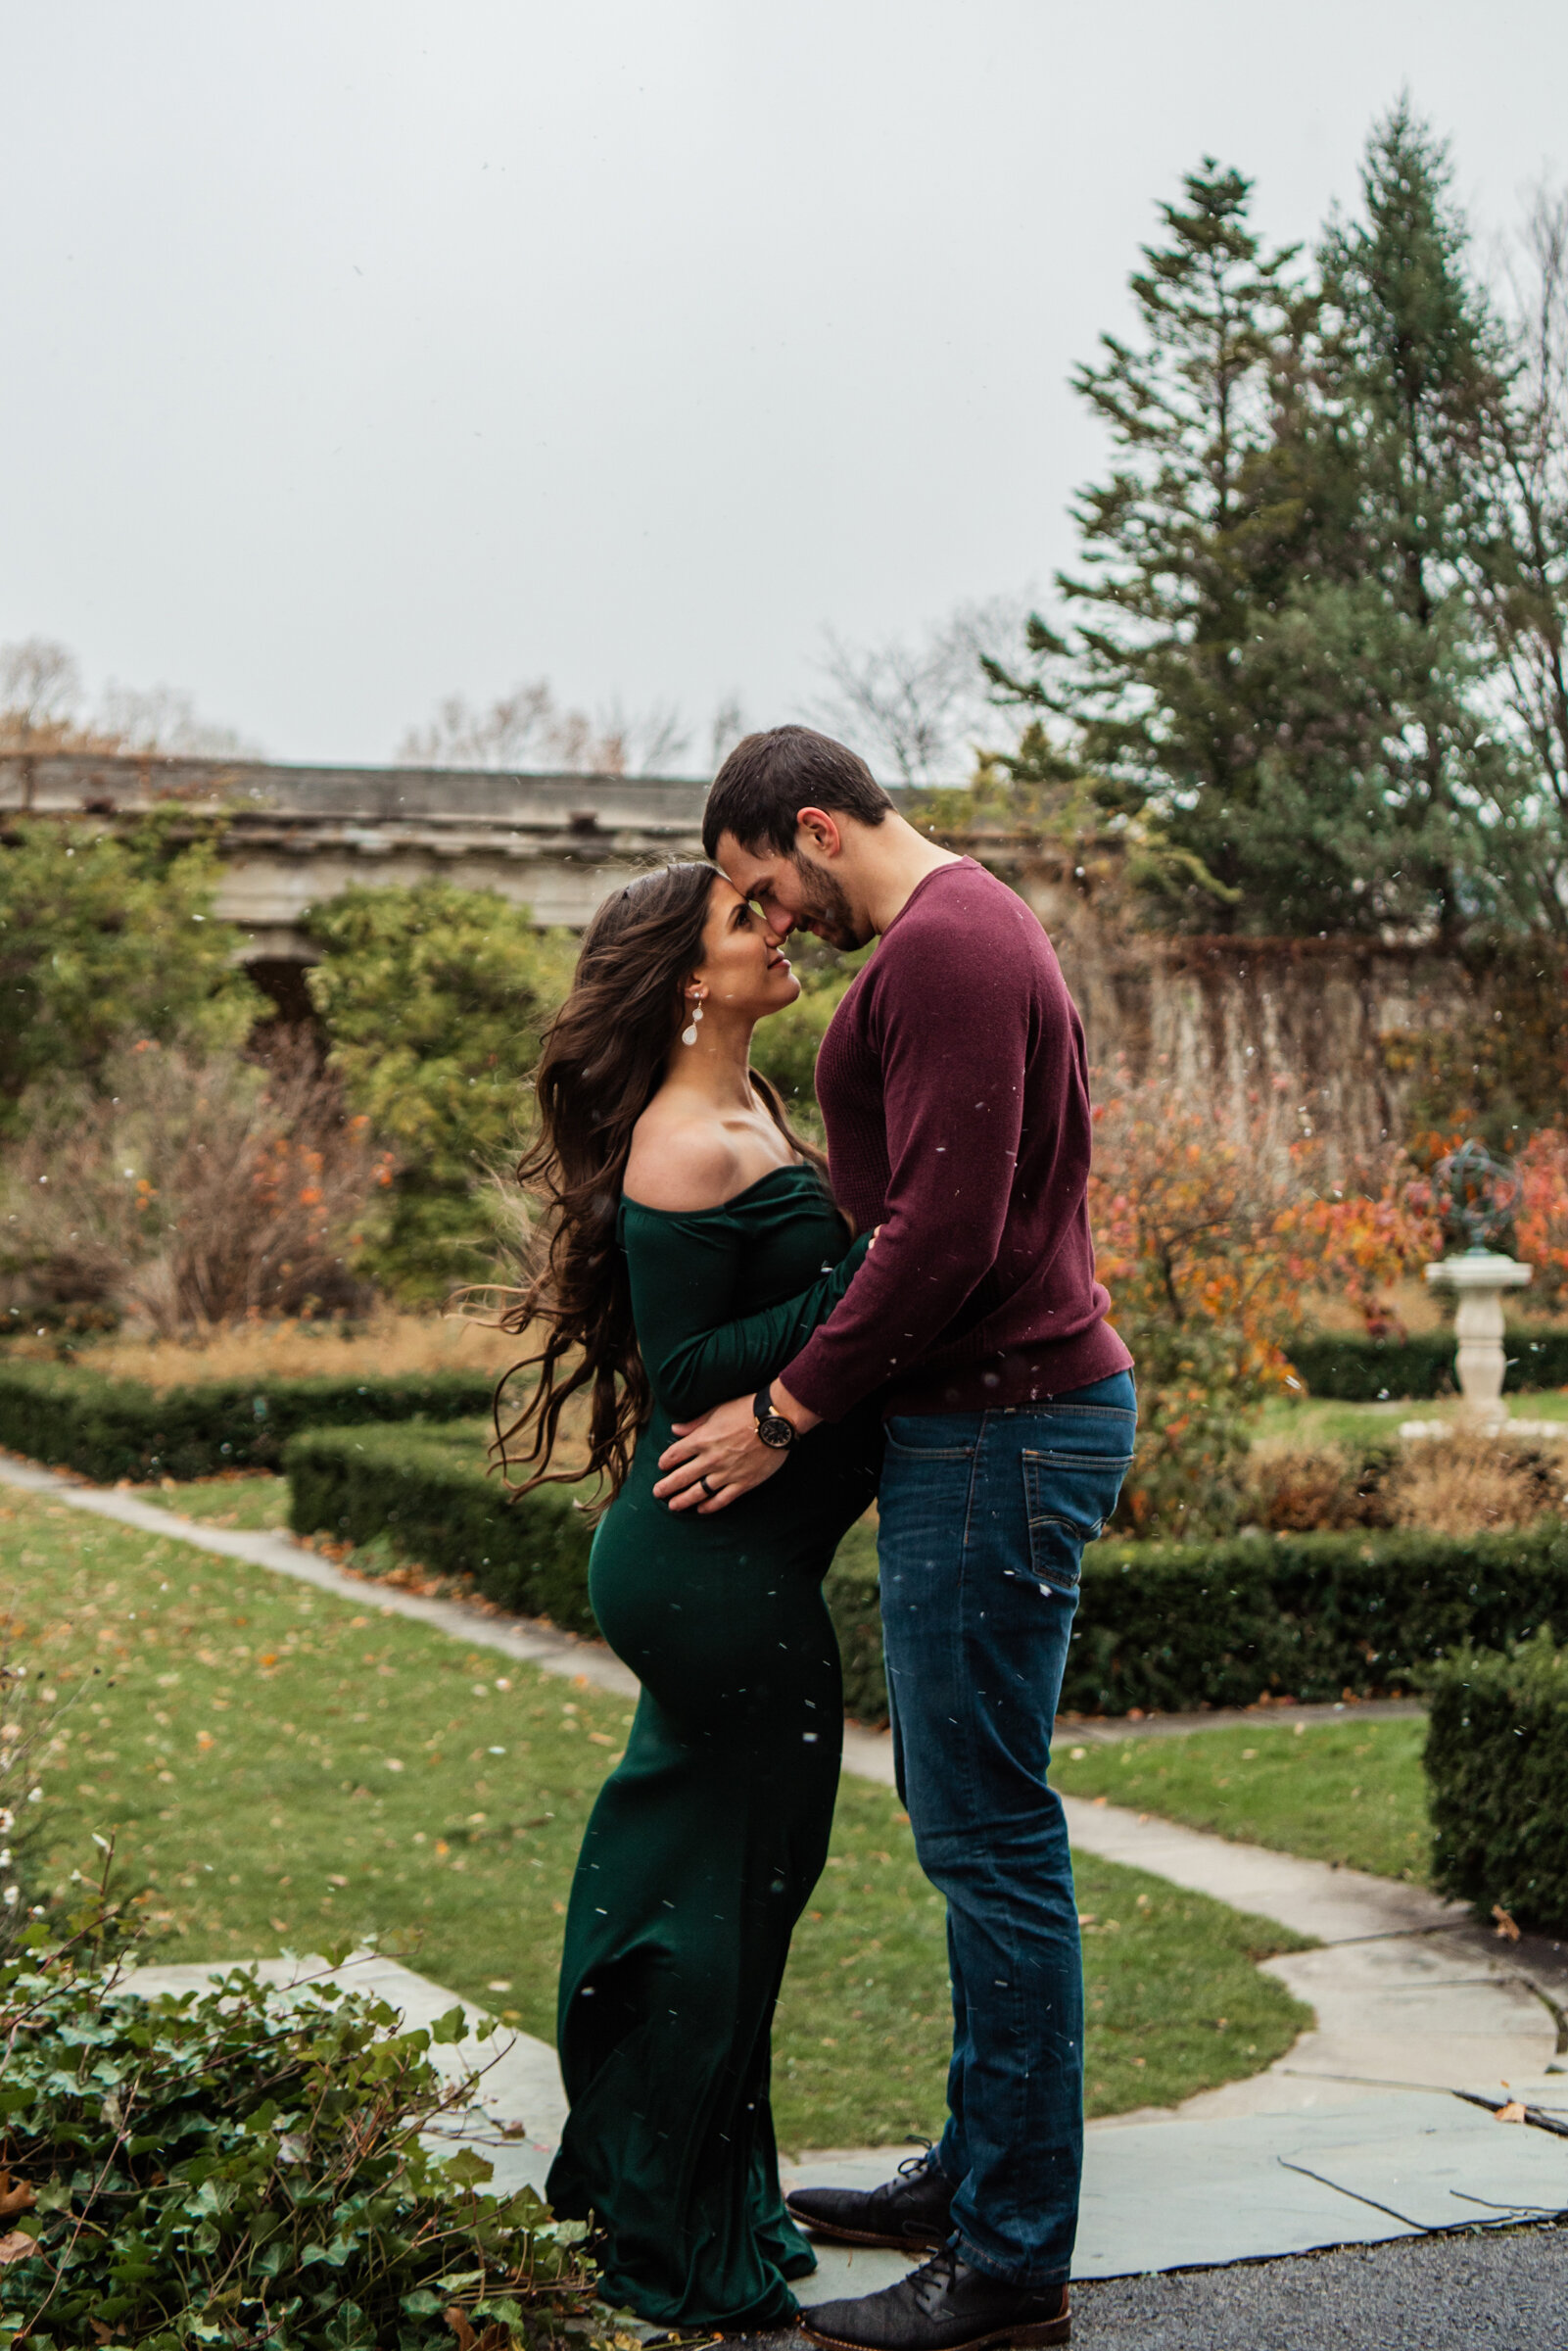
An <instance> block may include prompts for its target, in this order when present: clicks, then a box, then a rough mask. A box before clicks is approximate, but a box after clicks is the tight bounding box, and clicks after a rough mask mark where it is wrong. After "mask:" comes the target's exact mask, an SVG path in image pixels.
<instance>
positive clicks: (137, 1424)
mask: <svg viewBox="0 0 1568 2351" xmlns="http://www.w3.org/2000/svg"><path fill="white" fill-rule="evenodd" d="M492 1384H493V1383H492V1381H491V1380H490V1378H489V1377H488V1376H485V1375H481V1374H479V1373H476V1372H468V1371H463V1372H459V1371H441V1372H432V1373H429V1374H422V1375H418V1376H405V1377H401V1378H396V1379H374V1378H371V1379H360V1380H356V1379H327V1378H321V1379H251V1380H244V1379H213V1380H203V1381H200V1382H199V1383H196V1384H194V1385H192V1386H190V1387H184V1388H164V1389H162V1390H160V1389H157V1388H150V1387H146V1386H144V1385H143V1384H142V1382H141V1381H139V1380H132V1379H109V1378H106V1377H105V1375H104V1374H103V1373H102V1372H100V1371H90V1370H87V1369H85V1368H84V1367H80V1366H76V1365H63V1364H62V1365H56V1364H0V1445H3V1446H5V1447H7V1448H8V1449H9V1450H10V1451H11V1452H13V1453H22V1454H25V1455H26V1456H27V1457H28V1458H29V1460H31V1461H35V1462H47V1463H50V1464H51V1466H54V1467H64V1468H70V1469H79V1470H80V1471H81V1473H82V1475H83V1476H84V1477H90V1478H94V1479H96V1480H97V1481H98V1482H99V1483H100V1484H102V1485H111V1484H113V1483H114V1481H115V1480H116V1479H117V1478H121V1477H130V1478H148V1477H179V1478H185V1477H209V1476H211V1475H212V1474H213V1473H214V1471H215V1470H218V1469H237V1468H238V1469H276V1468H277V1467H278V1465H279V1463H280V1462H281V1460H282V1456H283V1447H284V1444H285V1443H286V1441H287V1440H288V1439H289V1438H290V1437H292V1436H293V1435H294V1434H295V1433H296V1431H298V1430H300V1429H304V1428H319V1427H323V1426H328V1425H330V1426H332V1427H339V1428H341V1427H344V1426H347V1425H356V1424H358V1423H361V1422H365V1421H372V1422H373V1421H385V1420H411V1419H413V1418H415V1417H416V1416H419V1417H423V1418H425V1419H427V1420H455V1419H470V1418H472V1417H473V1416H474V1415H476V1414H479V1413H483V1412H486V1411H488V1409H489V1406H490V1393H491V1387H492Z"/></svg>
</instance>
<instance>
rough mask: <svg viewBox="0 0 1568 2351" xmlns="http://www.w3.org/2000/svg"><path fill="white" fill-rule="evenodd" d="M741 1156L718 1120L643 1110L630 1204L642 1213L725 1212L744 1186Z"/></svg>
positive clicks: (631, 1164) (628, 1182)
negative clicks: (652, 1210) (635, 1204)
mask: <svg viewBox="0 0 1568 2351" xmlns="http://www.w3.org/2000/svg"><path fill="white" fill-rule="evenodd" d="M743 1179H744V1178H743V1172H742V1169H741V1162H740V1153H739V1151H738V1150H737V1149H736V1145H735V1143H734V1141H733V1140H732V1139H731V1137H730V1136H729V1135H728V1134H726V1132H725V1130H724V1128H722V1127H721V1126H720V1125H719V1123H718V1121H717V1120H715V1119H694V1118H676V1117H664V1118H661V1117H659V1116H658V1114H657V1110H656V1109H655V1110H650V1111H644V1112H643V1114H642V1116H641V1119H639V1121H638V1123H637V1126H636V1128H634V1130H633V1134H632V1150H631V1156H630V1158H629V1159H628V1160H627V1163H626V1178H625V1190H626V1195H627V1197H628V1199H630V1200H636V1201H639V1202H641V1206H642V1207H643V1208H662V1209H666V1210H673V1211H676V1212H677V1213H678V1212H679V1211H681V1210H682V1209H701V1208H722V1207H723V1205H724V1203H725V1201H726V1200H729V1199H731V1198H733V1197H734V1195H735V1194H736V1192H737V1191H739V1189H740V1188H741V1184H742V1182H743Z"/></svg>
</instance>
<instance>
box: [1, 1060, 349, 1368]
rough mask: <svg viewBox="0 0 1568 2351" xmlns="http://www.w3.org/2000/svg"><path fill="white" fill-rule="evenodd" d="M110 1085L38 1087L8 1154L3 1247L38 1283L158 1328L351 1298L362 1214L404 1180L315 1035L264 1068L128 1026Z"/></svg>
mask: <svg viewBox="0 0 1568 2351" xmlns="http://www.w3.org/2000/svg"><path fill="white" fill-rule="evenodd" d="M107 1079H108V1083H109V1086H110V1088H111V1094H110V1096H109V1097H105V1096H101V1095H94V1094H93V1093H91V1092H90V1091H89V1090H88V1089H87V1088H85V1087H84V1086H82V1085H80V1084H78V1083H73V1082H69V1081H63V1082H60V1083H58V1084H56V1085H53V1086H44V1087H39V1088H38V1089H36V1091H35V1092H34V1094H33V1095H32V1096H31V1097H30V1098H29V1100H28V1104H27V1110H28V1120H27V1127H26V1131H25V1134H24V1138H23V1140H22V1141H21V1143H20V1144H19V1145H18V1146H17V1148H16V1150H15V1151H14V1152H13V1154H12V1155H11V1157H10V1159H9V1161H8V1162H7V1164H6V1166H5V1167H4V1169H3V1171H0V1249H3V1253H4V1256H5V1258H6V1259H7V1260H8V1261H9V1267H10V1270H11V1271H12V1272H13V1274H16V1275H21V1276H22V1277H23V1278H24V1280H25V1281H26V1282H27V1283H28V1285H29V1286H30V1287H31V1288H32V1290H33V1291H34V1292H35V1293H36V1294H37V1295H39V1296H41V1297H45V1298H50V1297H53V1298H56V1299H62V1300H72V1299H83V1298H89V1299H93V1298H95V1299H107V1300H111V1301H113V1302H114V1303H116V1304H117V1305H119V1307H120V1308H121V1310H122V1311H124V1312H127V1313H130V1314H132V1315H136V1316H139V1317H141V1318H144V1319H146V1320H148V1321H149V1322H151V1323H152V1325H153V1327H154V1328H155V1329H156V1330H157V1331H159V1332H160V1333H161V1334H163V1335H165V1336H167V1337H173V1336H175V1335H176V1334H178V1333H179V1332H181V1331H190V1330H192V1329H197V1330H200V1329H207V1328H213V1327H214V1326H216V1325H219V1324H222V1323H226V1322H231V1321H235V1320H238V1319H243V1318H245V1317H247V1316H252V1315H258V1314H288V1313H294V1312H298V1310H299V1309H300V1307H301V1306H302V1305H303V1304H305V1303H306V1302H307V1301H308V1300H309V1299H312V1298H314V1299H317V1300H320V1301H323V1302H325V1303H327V1304H334V1305H335V1304H340V1303H342V1302H343V1301H344V1299H345V1298H346V1297H347V1296H350V1295H352V1294H353V1291H354V1282H353V1278H352V1276H351V1275H350V1274H349V1273H348V1272H347V1271H346V1260H347V1258H348V1257H349V1256H350V1255H351V1254H352V1247H353V1243H354V1241H355V1239H356V1228H357V1226H358V1225H359V1223H360V1221H361V1220H362V1219H363V1218H364V1216H365V1215H366V1214H367V1213H369V1212H370V1210H371V1207H372V1203H373V1202H374V1201H375V1199H376V1198H377V1196H378V1194H379V1193H381V1192H383V1191H384V1190H385V1188H386V1185H387V1184H388V1182H389V1181H390V1175H391V1162H390V1160H389V1159H388V1158H387V1157H386V1155H385V1154H382V1153H378V1152H377V1150H376V1149H375V1147H374V1145H373V1143H372V1141H371V1137H370V1130H369V1125H368V1122H367V1121H366V1120H364V1119H362V1118H359V1119H345V1117H344V1115H343V1106H342V1099H341V1094H340V1091H339V1088H338V1086H337V1084H336V1082H335V1080H332V1079H331V1078H330V1077H327V1076H324V1075H323V1074H322V1073H321V1071H320V1070H319V1068H318V1067H317V1065H316V1062H315V1060H314V1057H313V1054H312V1052H311V1050H310V1048H309V1044H308V1043H307V1042H305V1041H304V1040H295V1041H294V1043H292V1044H289V1043H282V1044H280V1045H279V1047H278V1049H277V1050H276V1051H275V1052H274V1054H273V1056H272V1059H271V1061H270V1063H269V1066H268V1068H267V1069H266V1071H265V1072H262V1071H261V1070H260V1069H258V1068H256V1067H255V1066H254V1065H252V1064H250V1063H248V1062H245V1061H243V1060H241V1059H240V1057H239V1056H238V1055H237V1054H233V1053H214V1052H209V1051H206V1050H204V1049H202V1048H199V1047H196V1046H180V1045H177V1044H174V1045H164V1044H154V1043H150V1042H149V1041H147V1040H146V1039H138V1040H135V1041H127V1043H126V1044H125V1045H124V1046H123V1047H122V1048H121V1049H120V1051H119V1055H118V1056H117V1058H116V1060H115V1062H114V1063H112V1064H111V1066H110V1068H109V1071H108V1073H107Z"/></svg>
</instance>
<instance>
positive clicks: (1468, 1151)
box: [1400, 1140, 1564, 1437]
mask: <svg viewBox="0 0 1568 2351" xmlns="http://www.w3.org/2000/svg"><path fill="white" fill-rule="evenodd" d="M1431 1181H1432V1201H1433V1206H1434V1208H1435V1209H1436V1211H1437V1213H1438V1215H1439V1217H1440V1218H1441V1220H1442V1224H1443V1231H1444V1236H1445V1238H1446V1239H1447V1240H1448V1242H1449V1255H1448V1256H1447V1257H1443V1258H1440V1259H1439V1260H1438V1262H1437V1263H1436V1265H1431V1266H1428V1268H1427V1270H1426V1277H1427V1280H1428V1281H1429V1282H1431V1283H1432V1284H1433V1285H1434V1287H1440V1288H1444V1289H1450V1290H1453V1291H1454V1292H1456V1293H1457V1297H1458V1311H1457V1313H1456V1314H1455V1316H1454V1335H1455V1337H1456V1338H1457V1340H1458V1342H1459V1344H1458V1354H1457V1360H1456V1362H1455V1364H1454V1370H1455V1373H1456V1375H1457V1377H1458V1382H1459V1395H1460V1398H1461V1403H1460V1407H1459V1417H1458V1421H1457V1423H1455V1422H1454V1421H1451V1420H1405V1421H1403V1422H1402V1423H1401V1427H1400V1434H1401V1436H1402V1437H1445V1436H1449V1435H1451V1434H1452V1432H1453V1430H1454V1427H1455V1426H1456V1425H1457V1426H1458V1427H1460V1428H1468V1429H1470V1430H1471V1431H1472V1432H1474V1433H1477V1434H1480V1435H1483V1436H1492V1437H1496V1436H1498V1435H1500V1434H1501V1432H1502V1431H1503V1430H1504V1429H1507V1430H1508V1431H1509V1432H1510V1433H1511V1434H1513V1435H1517V1436H1532V1437H1534V1436H1561V1435H1562V1434H1563V1433H1564V1431H1563V1426H1562V1424H1561V1423H1559V1422H1555V1421H1544V1420H1511V1419H1510V1418H1509V1416H1508V1408H1507V1406H1506V1405H1505V1404H1504V1403H1503V1401H1502V1380H1503V1373H1504V1372H1505V1371H1506V1369H1507V1358H1506V1357H1505V1355H1504V1354H1503V1346H1502V1299H1503V1293H1504V1291H1506V1290H1522V1289H1523V1288H1524V1287H1525V1284H1526V1283H1527V1282H1528V1281H1529V1279H1530V1276H1531V1274H1532V1272H1533V1271H1535V1269H1534V1268H1533V1267H1531V1266H1522V1265H1521V1264H1520V1263H1519V1261H1518V1259H1517V1258H1514V1257H1506V1256H1504V1255H1503V1254H1502V1252H1501V1251H1500V1250H1497V1249H1494V1248H1493V1247H1492V1243H1493V1242H1494V1241H1498V1240H1502V1239H1504V1238H1509V1239H1511V1238H1512V1234H1513V1218H1514V1213H1515V1211H1516V1210H1517V1208H1518V1206H1519V1202H1520V1198H1521V1195H1522V1191H1523V1186H1522V1185H1521V1183H1520V1181H1519V1173H1518V1170H1517V1169H1516V1168H1515V1167H1514V1166H1513V1165H1512V1164H1511V1162H1510V1161H1508V1160H1505V1159H1497V1158H1496V1157H1495V1156H1494V1154H1493V1153H1492V1152H1490V1151H1489V1150H1488V1149H1487V1147H1486V1145H1485V1144H1484V1143H1480V1142H1476V1141H1473V1140H1472V1141H1470V1142H1468V1143H1461V1144H1460V1145H1459V1146H1458V1148H1457V1150H1454V1151H1450V1152H1449V1154H1448V1156H1447V1157H1446V1158H1444V1159H1440V1160H1439V1161H1438V1163H1437V1165H1436V1166H1435V1167H1434V1169H1433V1170H1432V1178H1431ZM1456 1241H1458V1242H1463V1243H1465V1244H1467V1245H1466V1246H1464V1247H1462V1248H1454V1247H1453V1245H1452V1244H1453V1243H1454V1242H1456Z"/></svg>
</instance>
